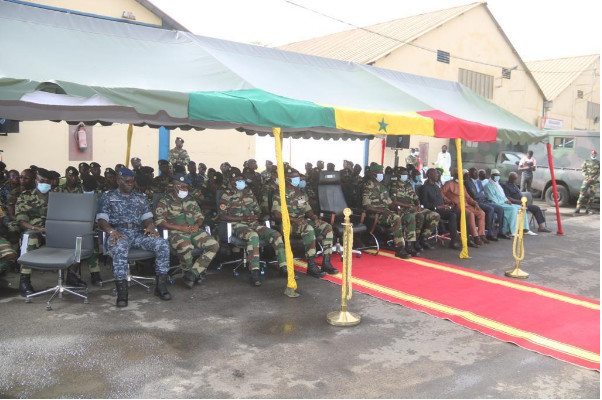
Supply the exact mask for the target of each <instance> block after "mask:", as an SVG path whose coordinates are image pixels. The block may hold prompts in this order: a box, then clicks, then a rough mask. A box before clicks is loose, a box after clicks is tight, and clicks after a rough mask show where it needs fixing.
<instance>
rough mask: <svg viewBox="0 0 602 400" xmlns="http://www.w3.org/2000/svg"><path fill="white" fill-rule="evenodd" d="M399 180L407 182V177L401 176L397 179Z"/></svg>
mask: <svg viewBox="0 0 602 400" xmlns="http://www.w3.org/2000/svg"><path fill="white" fill-rule="evenodd" d="M399 179H400V180H401V181H402V182H405V181H407V180H408V176H407V175H401V176H400V177H399Z"/></svg>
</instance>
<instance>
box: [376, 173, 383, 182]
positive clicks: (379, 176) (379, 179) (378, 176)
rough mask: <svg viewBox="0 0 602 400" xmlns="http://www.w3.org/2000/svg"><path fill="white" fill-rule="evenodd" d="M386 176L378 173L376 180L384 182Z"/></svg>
mask: <svg viewBox="0 0 602 400" xmlns="http://www.w3.org/2000/svg"><path fill="white" fill-rule="evenodd" d="M384 177H385V176H384V175H383V174H376V180H377V181H379V182H382V181H383V178H384Z"/></svg>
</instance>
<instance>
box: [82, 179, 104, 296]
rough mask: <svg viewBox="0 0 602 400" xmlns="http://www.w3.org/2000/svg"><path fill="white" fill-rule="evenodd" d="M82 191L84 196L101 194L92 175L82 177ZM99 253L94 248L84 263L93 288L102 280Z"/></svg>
mask: <svg viewBox="0 0 602 400" xmlns="http://www.w3.org/2000/svg"><path fill="white" fill-rule="evenodd" d="M82 191H83V193H86V194H92V195H94V194H95V193H102V192H99V190H98V182H97V181H96V178H94V175H84V177H83V178H82ZM99 255H100V254H99V251H98V249H97V248H96V246H94V253H92V256H90V258H88V259H87V260H86V261H87V263H88V268H89V269H90V281H91V283H92V285H94V286H100V285H101V282H102V279H101V277H100V264H99V262H98V256H99Z"/></svg>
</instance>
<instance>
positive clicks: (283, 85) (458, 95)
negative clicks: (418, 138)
mask: <svg viewBox="0 0 602 400" xmlns="http://www.w3.org/2000/svg"><path fill="white" fill-rule="evenodd" d="M0 46H1V48H2V49H3V52H4V54H8V55H10V57H4V58H3V61H2V63H1V64H0V116H2V117H4V118H8V119H16V120H65V121H72V122H75V121H87V122H88V121H92V122H101V123H112V122H123V123H134V124H148V125H151V126H161V125H163V126H166V127H168V128H171V127H182V128H184V129H186V128H190V127H195V128H224V129H225V128H238V129H244V130H248V131H252V132H254V131H257V132H269V131H270V128H271V126H273V125H270V124H280V126H281V128H282V130H283V132H285V133H288V134H292V135H298V136H304V137H306V136H307V135H309V136H312V137H317V136H323V135H328V136H332V137H337V136H340V135H346V136H347V135H353V136H357V135H359V136H360V137H365V136H366V135H374V134H422V135H426V136H437V137H461V138H463V139H466V140H473V141H480V140H489V141H490V140H495V135H496V133H497V135H498V137H501V138H502V139H503V140H506V141H513V142H516V141H521V142H528V141H532V140H537V139H538V138H539V131H538V130H537V129H536V128H535V127H534V126H533V125H531V124H529V123H527V122H525V121H523V120H521V119H520V118H518V117H516V116H514V115H513V114H511V113H509V112H507V111H505V110H504V109H502V108H501V107H499V106H497V105H495V104H493V103H491V102H489V101H487V100H486V99H484V98H482V97H480V96H478V95H477V94H475V93H474V92H472V91H470V90H469V89H467V88H465V87H463V86H462V85H460V84H458V83H454V82H448V81H443V80H438V79H432V78H425V77H420V76H416V75H411V74H405V73H401V72H396V71H389V70H384V69H378V68H374V67H370V66H365V65H360V64H356V63H351V62H344V61H338V60H333V59H328V58H322V57H316V56H308V55H303V54H297V53H292V52H287V51H282V50H278V49H272V48H265V47H261V46H253V45H247V44H242V43H236V42H230V41H225V40H219V39H213V38H208V37H202V36H195V35H193V34H191V33H188V32H181V31H167V30H163V29H157V28H152V27H147V26H138V25H132V24H124V23H120V22H116V21H108V20H102V19H96V18H92V17H89V16H81V15H71V14H66V13H62V12H56V11H50V10H45V9H40V8H35V7H30V6H27V5H23V4H17V3H12V2H9V1H3V0H0ZM218 100H219V101H220V102H221V103H220V104H221V107H220V108H218V107H213V108H211V107H208V106H207V105H208V104H210V105H211V104H216V101H218ZM207 102H209V103H207ZM274 102H276V103H279V105H278V107H277V110H278V114H275V115H274V116H268V115H267V113H269V112H271V111H273V110H276V108H274V107H273V105H274V104H275V103H274ZM234 104H238V106H236V107H234V106H233V105H234ZM242 104H247V105H251V107H247V108H246V110H247V111H249V110H250V112H251V113H249V112H247V113H246V114H244V113H243V112H242V109H243V108H241V107H240V105H242ZM199 105H200V107H201V108H200V109H202V110H207V109H213V110H214V111H215V113H214V114H207V113H200V114H199V113H196V114H195V113H194V110H196V111H198V110H199ZM268 106H269V107H268ZM266 107H267V108H266ZM253 112H254V113H255V114H261V115H264V116H265V117H266V118H263V119H258V118H253V117H252V116H251V114H252V113H253ZM314 112H319V113H321V115H326V114H328V115H330V117H329V118H331V119H330V120H328V121H327V122H326V123H325V122H324V121H325V120H324V119H319V118H318V119H316V118H314V117H313V115H309V114H311V113H314ZM308 113H309V114H308ZM290 115H295V116H296V117H295V121H294V122H295V123H294V124H289V123H287V121H290V120H291V118H290ZM272 117H273V118H272ZM304 118H307V119H306V120H305V119H304ZM381 119H382V123H381ZM317 120H319V121H321V122H316V121H317ZM358 121H359V122H358ZM391 121H392V122H391ZM316 124H318V125H316ZM387 126H388V127H389V130H387ZM492 130H493V131H492Z"/></svg>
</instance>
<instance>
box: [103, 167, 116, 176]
mask: <svg viewBox="0 0 602 400" xmlns="http://www.w3.org/2000/svg"><path fill="white" fill-rule="evenodd" d="M105 175H117V173H116V172H115V170H114V169H113V168H105Z"/></svg>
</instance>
